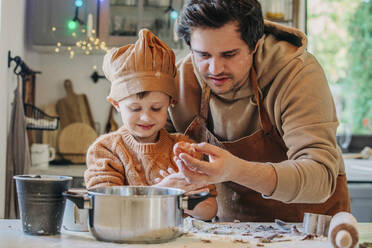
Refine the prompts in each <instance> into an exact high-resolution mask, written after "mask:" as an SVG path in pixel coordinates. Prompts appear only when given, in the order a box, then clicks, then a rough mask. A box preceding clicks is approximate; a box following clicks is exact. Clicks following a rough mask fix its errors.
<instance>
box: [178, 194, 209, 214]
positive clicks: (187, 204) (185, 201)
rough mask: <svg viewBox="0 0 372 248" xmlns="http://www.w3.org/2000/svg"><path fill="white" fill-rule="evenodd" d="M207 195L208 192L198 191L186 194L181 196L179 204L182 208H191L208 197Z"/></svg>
mask: <svg viewBox="0 0 372 248" xmlns="http://www.w3.org/2000/svg"><path fill="white" fill-rule="evenodd" d="M209 197H211V194H210V193H209V192H200V193H197V194H192V195H188V196H185V197H182V205H181V206H182V208H183V209H187V210H193V209H194V208H195V206H196V205H198V204H199V203H200V202H202V201H204V200H206V199H208V198H209Z"/></svg>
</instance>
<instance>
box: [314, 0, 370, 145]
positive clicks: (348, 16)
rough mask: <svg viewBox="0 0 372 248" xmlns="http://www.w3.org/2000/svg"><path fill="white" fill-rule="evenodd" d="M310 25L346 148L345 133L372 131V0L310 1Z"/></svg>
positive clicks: (340, 141) (339, 132)
mask: <svg viewBox="0 0 372 248" xmlns="http://www.w3.org/2000/svg"><path fill="white" fill-rule="evenodd" d="M307 28H308V38H309V51H310V52H311V53H312V54H314V55H315V57H316V58H317V59H318V61H319V62H320V64H321V65H322V67H323V69H324V70H325V73H326V76H327V78H328V82H329V84H330V87H331V91H332V94H333V96H334V99H335V103H336V109H337V115H338V118H339V121H340V126H339V129H338V138H339V144H340V145H341V147H343V148H344V149H346V148H347V147H348V145H349V143H350V138H351V137H349V138H348V135H346V134H348V133H349V134H350V135H351V134H353V136H354V135H356V136H366V135H367V136H369V135H372V0H311V1H307ZM371 137H372V136H371ZM341 139H344V140H343V141H342V140H341ZM353 139H354V137H353Z"/></svg>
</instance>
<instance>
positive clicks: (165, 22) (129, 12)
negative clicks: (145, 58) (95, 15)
mask: <svg viewBox="0 0 372 248" xmlns="http://www.w3.org/2000/svg"><path fill="white" fill-rule="evenodd" d="M183 2H184V1H183V0H173V1H172V0H138V1H135V0H108V1H99V2H98V4H99V37H100V39H101V40H103V41H105V42H106V45H108V46H123V45H126V44H129V43H134V42H135V41H136V40H137V34H138V31H139V30H140V29H141V28H148V29H150V30H151V31H152V32H154V33H155V34H156V35H157V36H159V38H160V39H162V40H163V41H165V42H166V43H167V44H168V45H169V46H171V47H172V48H175V49H177V48H179V49H181V48H182V46H183V44H182V41H181V40H179V39H178V38H177V36H176V33H175V31H176V30H175V28H176V20H177V17H178V14H179V11H180V9H181V7H182V5H183Z"/></svg>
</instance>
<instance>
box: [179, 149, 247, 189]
mask: <svg viewBox="0 0 372 248" xmlns="http://www.w3.org/2000/svg"><path fill="white" fill-rule="evenodd" d="M193 147H194V149H195V151H196V152H200V153H203V154H206V155H208V156H209V162H206V161H202V160H199V159H196V158H194V157H192V156H190V155H189V154H188V153H180V154H179V155H178V156H176V157H175V159H174V160H175V162H176V164H177V166H178V168H179V170H180V171H181V172H182V174H184V175H185V177H186V178H187V181H188V182H190V183H192V184H199V185H200V184H201V185H208V184H216V183H220V182H225V181H230V180H231V178H232V177H233V174H234V173H236V171H235V169H234V166H235V165H237V164H239V163H241V162H242V160H241V159H240V158H238V157H236V156H234V155H232V154H231V153H230V152H228V151H227V150H224V149H222V148H219V147H217V146H214V145H211V144H208V143H205V142H203V143H199V144H195V145H194V146H193Z"/></svg>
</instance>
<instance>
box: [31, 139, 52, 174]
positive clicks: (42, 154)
mask: <svg viewBox="0 0 372 248" xmlns="http://www.w3.org/2000/svg"><path fill="white" fill-rule="evenodd" d="M55 156H56V151H55V149H54V148H53V147H51V146H49V145H48V144H37V143H34V144H32V145H31V165H32V166H37V167H40V168H44V169H46V168H48V166H49V161H52V160H53V159H54V158H55Z"/></svg>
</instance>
